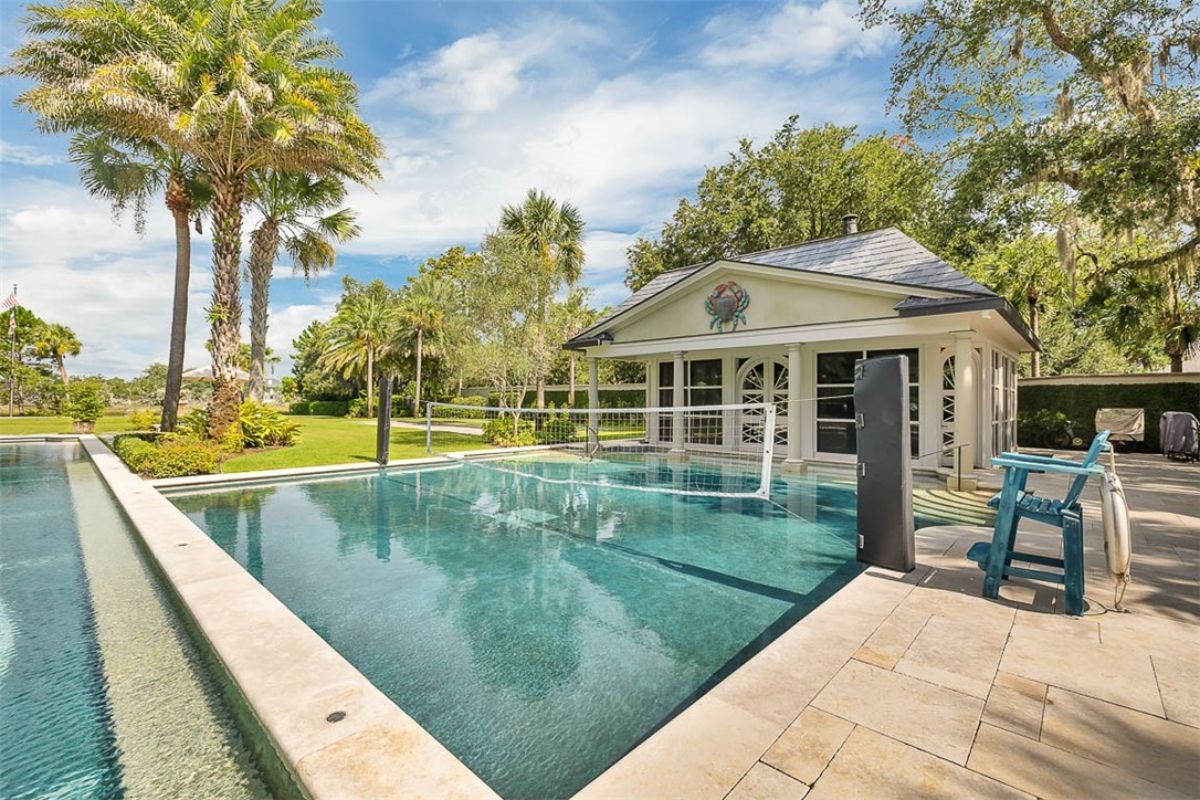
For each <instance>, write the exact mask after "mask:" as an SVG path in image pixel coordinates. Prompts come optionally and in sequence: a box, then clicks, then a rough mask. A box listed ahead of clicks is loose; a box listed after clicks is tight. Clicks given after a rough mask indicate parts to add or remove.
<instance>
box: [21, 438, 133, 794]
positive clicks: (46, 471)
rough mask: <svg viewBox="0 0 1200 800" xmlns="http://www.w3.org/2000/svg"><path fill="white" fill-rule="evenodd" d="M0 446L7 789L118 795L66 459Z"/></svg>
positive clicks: (67, 450)
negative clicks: (2, 505)
mask: <svg viewBox="0 0 1200 800" xmlns="http://www.w3.org/2000/svg"><path fill="white" fill-rule="evenodd" d="M77 458H79V454H78V452H77V451H76V448H74V447H41V448H34V449H30V448H21V449H18V448H15V447H4V448H0V491H2V494H3V498H4V511H3V523H2V527H3V530H2V532H0V797H5V798H9V797H11V798H16V797H44V796H63V797H110V796H114V795H117V794H118V793H119V791H120V785H121V776H120V768H119V764H118V761H117V751H116V742H115V739H114V736H113V732H112V720H111V717H110V715H109V708H108V703H107V697H106V695H105V692H104V675H103V670H102V667H101V662H100V652H99V646H98V644H97V641H96V635H95V621H94V619H93V617H92V608H91V603H90V601H89V599H88V583H87V575H86V574H85V572H84V569H83V559H82V554H81V553H80V547H79V537H78V535H77V533H76V531H77V525H78V523H77V521H76V519H75V510H74V508H73V506H72V503H71V496H70V487H69V485H68V481H67V470H66V465H67V464H68V463H70V461H72V460H74V459H77Z"/></svg>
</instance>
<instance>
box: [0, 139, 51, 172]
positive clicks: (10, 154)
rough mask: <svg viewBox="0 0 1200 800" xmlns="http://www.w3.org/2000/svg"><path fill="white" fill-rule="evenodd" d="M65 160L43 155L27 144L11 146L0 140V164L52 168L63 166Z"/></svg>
mask: <svg viewBox="0 0 1200 800" xmlns="http://www.w3.org/2000/svg"><path fill="white" fill-rule="evenodd" d="M65 162H66V159H65V158H63V157H62V156H58V155H54V154H52V153H43V152H42V151H41V150H39V149H38V148H36V147H32V146H30V145H27V144H13V143H12V142H6V141H4V140H3V139H0V164H19V165H20V166H23V167H52V166H54V165H56V164H63V163H65Z"/></svg>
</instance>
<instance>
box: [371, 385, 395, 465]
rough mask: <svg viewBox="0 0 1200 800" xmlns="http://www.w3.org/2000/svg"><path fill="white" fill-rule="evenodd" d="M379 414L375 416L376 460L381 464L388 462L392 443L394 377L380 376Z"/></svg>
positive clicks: (377, 410)
mask: <svg viewBox="0 0 1200 800" xmlns="http://www.w3.org/2000/svg"><path fill="white" fill-rule="evenodd" d="M375 412H376V413H377V414H378V415H379V416H377V417H376V418H375V460H376V461H377V462H379V465H380V466H384V465H386V464H387V462H388V451H389V450H390V449H391V445H392V378H391V376H389V375H380V376H379V408H377V409H375Z"/></svg>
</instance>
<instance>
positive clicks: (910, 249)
mask: <svg viewBox="0 0 1200 800" xmlns="http://www.w3.org/2000/svg"><path fill="white" fill-rule="evenodd" d="M719 260H722V261H733V262H737V263H741V264H755V265H760V266H768V267H781V268H783V269H791V270H796V271H799V272H819V273H823V274H826V275H837V276H840V277H844V278H859V279H863V280H871V281H882V282H885V283H892V284H900V285H905V286H914V287H921V288H926V289H939V290H942V291H949V292H955V293H960V294H963V295H967V296H973V297H996V296H997V295H996V294H995V292H993V291H992V290H991V289H988V288H987V287H986V286H984V285H982V284H979V283H976V282H975V281H973V280H971V279H970V278H968V277H967V276H966V275H963V274H962V273H961V272H959V271H958V270H956V269H955V268H954V267H952V266H950V265H949V264H947V263H946V262H945V261H943V260H942V259H940V258H938V257H937V256H936V255H934V254H933V253H931V252H929V251H928V250H926V249H925V248H924V247H922V246H921V245H919V244H918V243H917V242H915V241H913V240H912V239H910V238H909V237H908V236H906V235H904V234H903V233H901V232H900V231H899V230H897V229H896V228H880V229H879V230H874V231H864V232H862V233H852V234H849V235H846V236H835V237H832V238H829V239H816V240H814V241H811V242H801V243H800V244H793V245H788V246H787V247H777V248H775V249H773V250H762V251H760V252H757V253H746V254H744V255H739V256H733V257H731V258H727V259H719ZM712 263H713V262H712V261H708V262H705V263H703V264H696V265H693V266H690V267H682V268H680V269H673V270H670V271H668V272H663V273H660V274H659V275H657V276H655V277H654V278H653V279H652V280H651V281H650V282H649V283H647V284H646V285H645V286H643V287H642V288H641V289H638V290H637V291H636V292H634V293H633V294H631V295H630V296H629V297H627V298H625V299H624V300H623V301H622V302H621V303H620V304H618V305H617V306H615V307H614V308H613V309H612V310H611V311H609V313H607V314H605V315H604V316H603V317H601V318H600V319H599V320H597V321H596V323H595V324H594V325H592V326H591V327H590V328H588V329H587V330H586V331H584V332H583V333H581V334H580V335H579V336H577V337H576V338H575V340H574V341H579V340H581V339H586V338H588V337H589V336H590V335H594V334H595V333H597V332H599V331H602V330H603V328H604V326H606V325H607V324H608V323H609V322H611V321H612V320H613V319H614V318H616V317H618V316H620V315H621V314H624V313H625V312H626V311H628V310H630V309H631V308H633V307H634V306H637V305H640V304H641V303H643V302H644V301H646V300H648V299H650V298H651V297H653V296H654V295H656V294H658V293H660V292H662V291H664V290H666V289H668V288H669V287H671V286H674V285H675V284H677V283H679V282H680V281H682V280H685V279H686V278H688V277H690V276H691V275H694V274H695V273H696V272H699V271H700V270H702V269H704V268H705V267H707V266H709V265H710V264H712ZM910 300H913V301H919V300H920V298H910ZM901 302H902V303H905V302H909V301H907V300H906V301H901Z"/></svg>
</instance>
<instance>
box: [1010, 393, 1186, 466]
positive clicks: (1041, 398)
mask: <svg viewBox="0 0 1200 800" xmlns="http://www.w3.org/2000/svg"><path fill="white" fill-rule="evenodd" d="M1017 392H1018V397H1017V408H1018V409H1019V413H1020V416H1019V418H1018V428H1017V439H1018V441H1020V443H1021V444H1023V445H1034V446H1036V444H1035V443H1033V442H1030V441H1029V439H1028V436H1029V435H1036V434H1035V433H1033V431H1034V430H1036V428H1035V429H1030V430H1029V432H1028V433H1027V429H1026V428H1025V427H1024V425H1025V420H1027V419H1029V418H1031V417H1032V415H1033V414H1034V413H1036V412H1038V411H1048V412H1051V413H1054V412H1058V413H1061V414H1063V415H1064V416H1066V417H1067V418H1068V419H1070V420H1071V423H1072V428H1073V429H1074V432H1075V435H1076V436H1077V437H1079V438H1080V439H1083V442H1084V446H1085V447H1086V446H1087V445H1089V444H1091V442H1092V437H1094V436H1095V435H1096V409H1098V408H1144V409H1145V410H1146V439H1145V441H1144V442H1143V443H1142V446H1141V447H1140V448H1138V449H1140V450H1146V451H1150V452H1156V451H1158V450H1160V449H1161V444H1160V442H1159V434H1158V423H1159V419H1160V418H1161V417H1162V413H1163V412H1164V411H1190V412H1191V413H1193V414H1196V413H1200V384H1196V383H1184V382H1183V381H1178V382H1175V381H1169V382H1168V381H1162V382H1158V381H1156V382H1154V383H1149V382H1147V383H1087V384H1078V383H1076V384H1068V383H1044V384H1036V383H1035V384H1024V383H1019V384H1018V387H1017Z"/></svg>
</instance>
